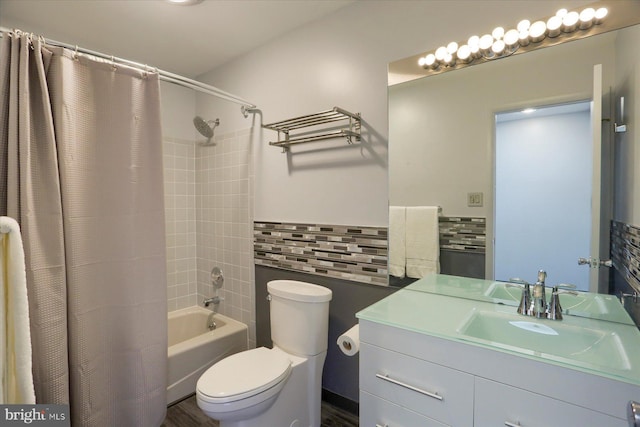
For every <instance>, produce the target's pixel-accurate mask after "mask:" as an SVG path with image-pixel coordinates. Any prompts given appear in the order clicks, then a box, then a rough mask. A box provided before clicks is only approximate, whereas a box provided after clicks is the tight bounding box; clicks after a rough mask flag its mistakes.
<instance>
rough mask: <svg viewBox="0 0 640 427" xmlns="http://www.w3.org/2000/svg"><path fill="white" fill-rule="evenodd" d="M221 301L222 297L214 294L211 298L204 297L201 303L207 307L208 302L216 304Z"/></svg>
mask: <svg viewBox="0 0 640 427" xmlns="http://www.w3.org/2000/svg"><path fill="white" fill-rule="evenodd" d="M221 301H224V297H219V296H218V295H216V296H214V297H211V298H206V299H205V300H204V301H202V303H203V304H204V306H205V307H209V305H210V304H214V305H218V304H220V302H221Z"/></svg>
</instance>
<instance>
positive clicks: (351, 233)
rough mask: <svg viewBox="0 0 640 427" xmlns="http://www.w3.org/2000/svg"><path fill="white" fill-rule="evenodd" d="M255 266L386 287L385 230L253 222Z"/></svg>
mask: <svg viewBox="0 0 640 427" xmlns="http://www.w3.org/2000/svg"><path fill="white" fill-rule="evenodd" d="M253 240H254V258H255V263H256V264H257V265H264V266H268V267H276V268H282V269H285V270H294V271H302V272H306V273H310V274H317V275H321V276H329V277H337V278H340V279H344V280H351V281H355V282H362V283H374V284H378V285H387V284H388V282H387V228H386V227H360V226H347V225H316V224H295V223H281V222H254V228H253Z"/></svg>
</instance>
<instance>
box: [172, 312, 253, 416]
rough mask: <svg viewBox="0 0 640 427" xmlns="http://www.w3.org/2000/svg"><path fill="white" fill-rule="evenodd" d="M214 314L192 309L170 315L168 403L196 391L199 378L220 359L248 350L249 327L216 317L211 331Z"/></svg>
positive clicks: (221, 316) (222, 317) (220, 316)
mask: <svg viewBox="0 0 640 427" xmlns="http://www.w3.org/2000/svg"><path fill="white" fill-rule="evenodd" d="M210 313H211V311H209V310H207V309H205V308H202V307H198V306H193V307H188V308H183V309H181V310H175V311H172V312H170V313H169V328H168V329H169V351H168V354H169V363H168V377H169V382H168V384H169V385H168V386H167V404H171V403H173V402H176V401H178V400H180V399H182V398H184V397H187V396H189V395H190V394H193V393H195V391H196V382H197V381H198V378H200V376H201V375H202V374H203V373H204V371H206V370H207V369H208V368H209V367H210V366H211V365H213V364H214V363H216V362H218V361H219V360H221V359H223V358H225V357H227V356H229V355H231V354H234V353H238V352H240V351H244V350H246V349H247V347H248V345H247V340H248V332H247V325H245V324H244V323H240V322H238V321H236V320H233V319H230V318H228V317H226V316H223V315H222V314H216V315H215V316H214V321H215V322H216V329H214V330H213V331H210V330H209V328H208V327H207V320H208V317H209V314H210Z"/></svg>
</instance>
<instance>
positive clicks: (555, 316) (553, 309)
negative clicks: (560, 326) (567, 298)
mask: <svg viewBox="0 0 640 427" xmlns="http://www.w3.org/2000/svg"><path fill="white" fill-rule="evenodd" d="M575 287H576V286H575V285H565V284H563V285H557V286H554V287H553V291H552V292H551V301H549V308H547V319H551V320H562V306H561V305H560V297H559V296H558V295H560V294H571V295H578V293H577V292H575V291H565V290H559V288H565V289H566V288H573V289H574V288H575Z"/></svg>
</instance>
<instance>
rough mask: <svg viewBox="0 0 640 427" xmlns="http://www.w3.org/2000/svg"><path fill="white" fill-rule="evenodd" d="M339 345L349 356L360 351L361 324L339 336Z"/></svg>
mask: <svg viewBox="0 0 640 427" xmlns="http://www.w3.org/2000/svg"><path fill="white" fill-rule="evenodd" d="M338 347H340V350H342V352H343V353H344V354H346V355H347V356H353V355H354V354H356V353H358V351H360V325H355V326H354V327H352V328H351V329H349V330H348V331H346V332H345V333H343V334H342V335H340V336H339V337H338Z"/></svg>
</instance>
